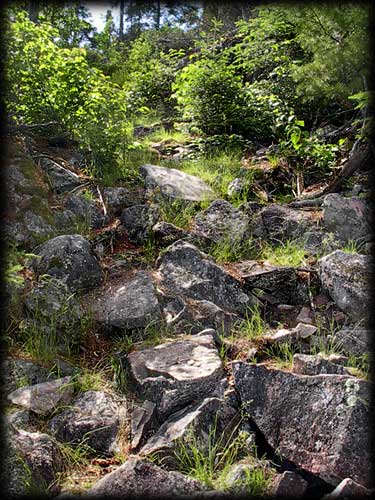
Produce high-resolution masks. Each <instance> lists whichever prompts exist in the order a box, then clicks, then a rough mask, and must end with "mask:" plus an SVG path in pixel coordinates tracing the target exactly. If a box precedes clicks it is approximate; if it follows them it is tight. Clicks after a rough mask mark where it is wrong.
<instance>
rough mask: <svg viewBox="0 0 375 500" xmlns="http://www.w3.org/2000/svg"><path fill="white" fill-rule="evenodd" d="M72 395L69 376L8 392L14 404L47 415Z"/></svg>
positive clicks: (9, 398) (67, 401)
mask: <svg viewBox="0 0 375 500" xmlns="http://www.w3.org/2000/svg"><path fill="white" fill-rule="evenodd" d="M72 397H73V386H72V384H71V377H63V378H60V379H57V380H51V381H50V382H42V383H40V384H35V385H31V386H28V387H21V388H20V389H16V390H15V391H13V392H11V393H10V394H8V400H9V401H10V402H11V403H13V404H14V405H19V406H23V407H24V408H27V409H28V410H32V411H33V412H35V413H38V414H39V415H48V414H49V413H52V411H54V410H55V409H56V408H57V407H58V406H61V405H63V404H68V403H70V401H71V399H72Z"/></svg>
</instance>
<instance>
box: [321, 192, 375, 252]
mask: <svg viewBox="0 0 375 500" xmlns="http://www.w3.org/2000/svg"><path fill="white" fill-rule="evenodd" d="M370 215H371V213H370V206H369V203H368V202H366V201H365V200H363V199H362V198H359V197H358V196H353V197H350V198H347V197H344V196H341V195H339V194H337V193H331V194H327V196H325V198H324V201H323V224H324V226H325V227H326V229H328V231H331V232H333V233H334V234H335V235H336V237H337V238H338V239H339V240H340V241H341V242H342V243H347V242H349V241H350V240H352V241H355V242H359V243H363V242H366V241H369V240H371V237H372V234H371V227H370Z"/></svg>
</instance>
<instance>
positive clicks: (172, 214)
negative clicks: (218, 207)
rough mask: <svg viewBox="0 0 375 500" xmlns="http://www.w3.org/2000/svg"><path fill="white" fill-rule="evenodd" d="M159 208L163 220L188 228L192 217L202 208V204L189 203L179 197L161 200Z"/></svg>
mask: <svg viewBox="0 0 375 500" xmlns="http://www.w3.org/2000/svg"><path fill="white" fill-rule="evenodd" d="M159 208H160V210H161V214H162V219H163V221H165V222H169V223H170V224H174V225H175V226H177V227H180V228H182V229H187V228H188V226H189V224H190V223H191V221H192V218H193V217H194V215H195V214H196V213H197V212H198V211H199V209H200V208H201V204H200V203H189V202H185V201H183V200H179V199H176V200H170V199H162V200H160V201H159Z"/></svg>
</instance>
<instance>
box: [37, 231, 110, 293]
mask: <svg viewBox="0 0 375 500" xmlns="http://www.w3.org/2000/svg"><path fill="white" fill-rule="evenodd" d="M34 252H35V253H36V254H37V255H39V256H40V258H39V259H36V260H35V262H34V264H33V267H34V269H35V271H36V273H37V274H38V275H41V274H49V275H50V276H54V277H55V278H59V279H61V280H62V281H64V282H65V283H66V284H67V286H68V287H69V289H70V290H73V291H79V290H90V289H92V288H95V287H97V286H99V285H100V284H101V283H102V281H103V271H102V269H101V267H100V264H99V261H98V259H97V258H96V256H95V255H94V252H93V250H92V248H91V245H90V243H89V242H88V241H87V240H86V239H85V238H84V237H83V236H81V235H80V234H71V235H64V236H56V238H52V239H51V240H49V241H46V242H45V243H43V244H42V245H40V246H39V247H37V248H36V249H35V250H34Z"/></svg>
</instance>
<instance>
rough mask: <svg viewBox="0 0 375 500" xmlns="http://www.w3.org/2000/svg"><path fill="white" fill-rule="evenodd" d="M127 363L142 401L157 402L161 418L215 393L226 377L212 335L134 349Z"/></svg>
mask: <svg viewBox="0 0 375 500" xmlns="http://www.w3.org/2000/svg"><path fill="white" fill-rule="evenodd" d="M127 362H128V364H129V369H130V375H131V378H132V379H133V381H134V386H135V389H136V391H137V393H138V394H139V396H140V398H141V399H142V400H144V399H148V400H150V401H152V402H154V403H155V404H156V411H157V415H158V417H159V419H160V420H165V419H166V418H167V417H168V416H169V415H170V414H171V413H173V412H175V411H177V410H179V409H180V408H183V407H184V406H186V405H188V404H189V403H191V402H192V401H194V400H196V399H197V398H203V397H206V396H207V395H209V394H210V393H212V392H213V391H214V390H215V388H216V386H217V385H218V384H219V381H220V380H221V378H222V377H223V366H222V362H221V359H220V357H219V354H218V351H217V349H216V347H215V343H214V340H213V338H212V336H211V335H194V336H190V337H185V338H184V339H181V340H177V341H175V342H167V343H164V344H161V345H158V346H156V347H153V348H150V349H143V350H141V351H134V352H132V353H130V354H129V356H128V358H127Z"/></svg>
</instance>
